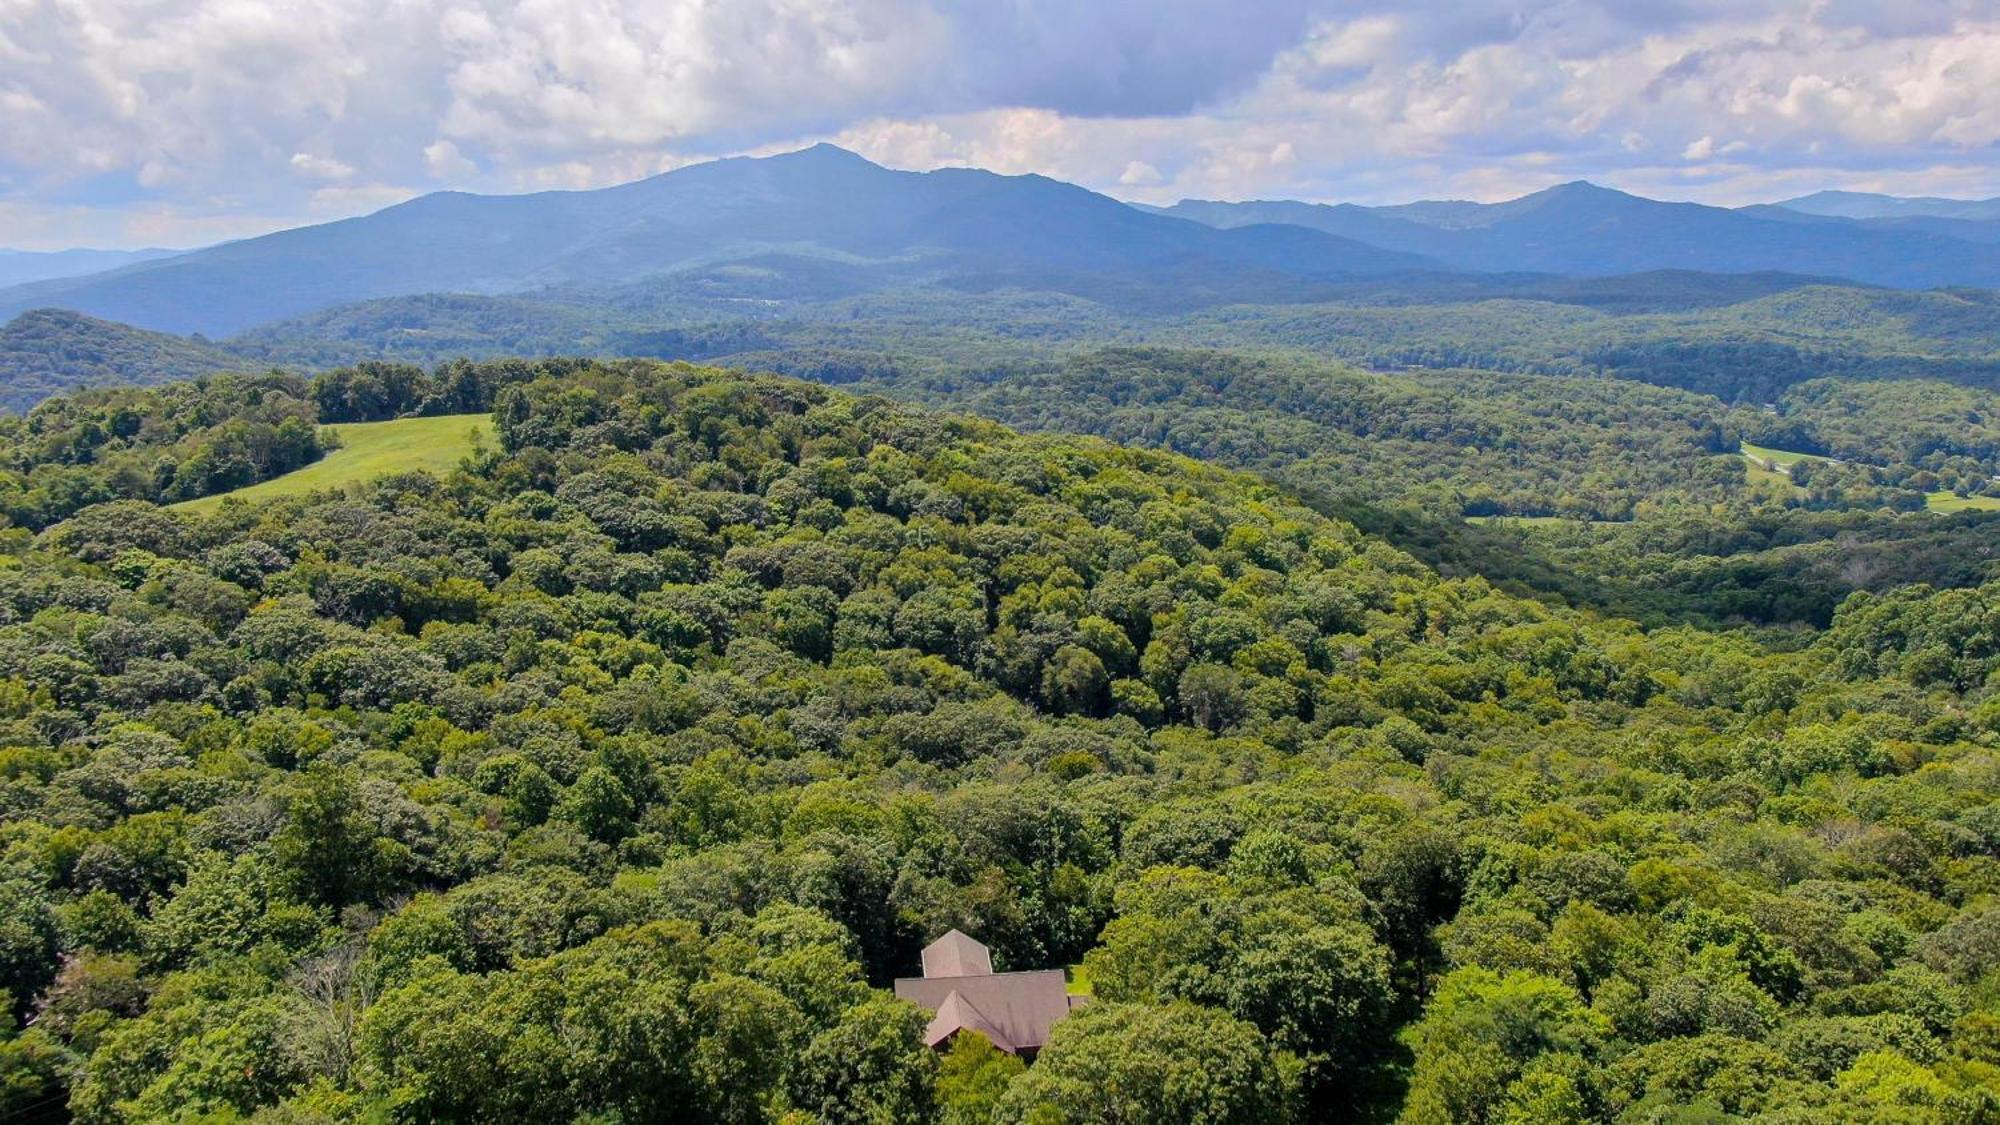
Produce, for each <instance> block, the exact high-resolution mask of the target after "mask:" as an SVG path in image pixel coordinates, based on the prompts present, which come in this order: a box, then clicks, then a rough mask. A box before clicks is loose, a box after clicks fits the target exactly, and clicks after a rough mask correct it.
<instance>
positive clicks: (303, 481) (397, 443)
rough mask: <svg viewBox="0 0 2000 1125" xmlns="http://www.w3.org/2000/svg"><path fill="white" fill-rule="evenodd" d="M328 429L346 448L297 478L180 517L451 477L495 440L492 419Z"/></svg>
mask: <svg viewBox="0 0 2000 1125" xmlns="http://www.w3.org/2000/svg"><path fill="white" fill-rule="evenodd" d="M327 429H330V430H332V431H333V432H334V433H336V434H338V435H340V441H341V446H340V448H339V449H336V450H334V451H333V452H332V453H329V454H327V455H326V456H325V457H323V458H321V459H319V460H318V461H315V462H313V463H312V464H310V465H307V466H306V467H305V468H303V469H300V470H298V471H297V472H293V473H286V474H285V475H284V476H281V477H274V478H272V479H270V480H267V481H260V482H258V483H257V484H253V485H250V486H248V487H246V488H239V489H237V490H236V491H234V492H224V493H219V494H217V495H215V496H203V497H201V498H200V499H198V500H187V501H183V502H182V503H179V504H175V505H173V509H174V510H175V511H180V512H194V513H203V512H212V511H214V510H215V509H217V508H219V507H221V506H222V502H223V501H224V500H227V499H230V498H232V497H233V498H235V499H239V500H249V501H257V500H274V499H277V498H278V497H281V496H293V495H297V494H299V493H302V492H320V491H324V490H326V489H331V488H340V487H342V486H345V485H349V484H356V483H359V482H362V481H367V480H373V479H375V478H376V477H381V476H387V475H389V474H391V473H408V472H417V471H420V470H421V471H427V472H433V473H447V472H450V471H451V470H452V469H453V468H455V467H456V466H457V465H458V463H459V461H460V460H461V459H463V458H464V457H465V455H466V454H468V453H470V452H472V449H473V446H474V444H475V442H476V441H486V442H490V441H491V440H492V439H493V416H492V415H491V414H445V415H440V416H438V417H435V418H398V419H396V420H395V421H391V422H348V423H343V424H340V425H335V426H328V427H327Z"/></svg>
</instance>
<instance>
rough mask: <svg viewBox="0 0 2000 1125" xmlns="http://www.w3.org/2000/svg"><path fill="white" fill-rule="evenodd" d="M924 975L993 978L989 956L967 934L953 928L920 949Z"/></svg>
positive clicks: (991, 959) (990, 955) (987, 952)
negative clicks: (922, 949) (922, 951)
mask: <svg viewBox="0 0 2000 1125" xmlns="http://www.w3.org/2000/svg"><path fill="white" fill-rule="evenodd" d="M923 962H924V976H926V977H983V976H992V975H993V954H992V952H991V951H989V950H988V949H987V948H986V946H985V945H983V944H981V943H980V942H978V941H976V940H974V939H973V938H972V937H971V935H969V934H966V933H964V932H962V931H960V930H957V929H951V930H946V931H945V932H944V934H943V936H941V937H939V938H938V939H937V940H936V941H934V942H932V943H930V944H929V945H927V946H925V947H924V953H923Z"/></svg>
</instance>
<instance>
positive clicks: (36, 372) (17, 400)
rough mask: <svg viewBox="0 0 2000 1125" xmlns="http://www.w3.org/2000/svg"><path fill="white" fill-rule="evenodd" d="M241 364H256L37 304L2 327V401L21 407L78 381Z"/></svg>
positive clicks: (162, 375) (170, 375)
mask: <svg viewBox="0 0 2000 1125" xmlns="http://www.w3.org/2000/svg"><path fill="white" fill-rule="evenodd" d="M246 366H249V367H254V366H255V364H251V363H246V361H245V360H244V359H242V358H241V357H239V356H238V355H236V354H235V353H233V352H230V351H228V350H225V349H224V348H221V347H218V346H216V345H214V344H210V343H207V342H205V341H201V340H193V339H188V338H185V337H181V336H173V335H168V334H166V333H163V332H148V331H145V330H144V329H140V328H134V327H132V326H131V325H127V324H115V323H112V322H110V321H106V320H99V319H97V318H95V317H89V316H83V315H81V314H79V313H73V312H68V311H65V310H62V309H34V310H30V311H28V312H25V313H22V314H21V315H20V316H17V317H15V318H14V319H13V320H12V321H10V322H8V323H7V324H6V325H4V326H0V408H4V409H7V410H12V411H25V410H27V409H28V408H29V407H31V406H33V405H34V404H35V403H37V402H40V401H41V400H42V399H45V398H47V397H48V396H50V395H52V394H58V393H61V392H63V391H69V390H75V389H77V388H78V387H84V386H98V385H105V384H113V383H118V384H130V383H137V384H149V383H163V382H166V381H168V380H170V379H191V378H193V377H195V376H197V375H206V374H210V373H213V372H216V371H231V370H242V369H244V368H245V367H246Z"/></svg>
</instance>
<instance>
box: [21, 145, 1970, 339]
mask: <svg viewBox="0 0 2000 1125" xmlns="http://www.w3.org/2000/svg"><path fill="white" fill-rule="evenodd" d="M1993 206H1994V205H1993V204H1992V203H1991V202H1988V203H1978V202H1968V201H1952V200H1935V199H1923V200H1896V199H1892V198H1890V197H1883V196H1865V195H1859V194H1855V193H1820V194H1819V195H1815V196H1807V197H1804V198H1802V199H1798V200H1791V201H1788V202H1786V203H1784V204H1780V205H1771V206H1766V207H1759V208H1746V209H1735V210H1732V209H1727V208H1718V207H1706V206H1701V205H1698V204H1692V203H1661V202H1657V201H1654V200H1650V199H1644V198H1641V197H1639V196H1634V195H1628V194H1625V193H1623V192H1618V191H1612V190H1610V189H1607V188H1602V187H1597V186H1594V185H1591V184H1588V183H1581V182H1579V183H1571V184H1564V185H1561V186H1559V187H1554V188H1550V189H1548V190H1546V191H1541V192H1536V193H1535V194H1533V195H1528V196H1523V197H1522V198H1520V199H1515V200H1510V201H1508V202H1505V203H1494V204H1482V203H1468V202H1451V201H1446V202H1422V203H1413V204H1405V205H1401V206H1395V207H1358V206H1352V205H1338V206H1329V205H1322V204H1310V203H1297V202H1289V201H1276V202H1247V203H1216V202H1204V201H1197V200H1189V201H1184V202H1182V203H1179V204H1176V205H1174V206H1172V207H1167V208H1151V207H1140V206H1132V205H1127V204H1124V203H1120V202H1119V201H1117V200H1114V199H1111V198H1109V197H1107V196H1104V195H1099V194H1097V193H1094V192H1091V191H1087V190H1085V189H1083V188H1080V187H1076V186H1074V185H1070V184H1065V183H1060V182H1058V181H1055V180H1051V179H1047V178H1045V177H1041V176H1001V175H996V174H994V173H991V172H984V171H979V170H975V169H964V168H954V169H942V170H939V171H934V172H927V173H916V172H901V171H892V170H890V169H887V168H883V167H880V166H878V165H875V164H872V163H870V162H869V161H867V160H864V159H863V158H861V157H859V156H857V155H855V154H853V153H851V152H847V151H844V150H842V149H839V148H835V147H833V146H830V145H818V146H815V147H812V148H808V149H804V150H801V151H798V152H793V153H787V154H784V155H780V156H773V157H766V158H748V157H737V158H731V159H727V160H718V161H713V162H709V163H705V164H698V165H693V166H690V167H687V168H682V169H679V170H677V171H674V172H669V173H666V174H664V175H660V176H655V177H652V178H650V179H645V180H640V181H637V182H634V183H629V184H623V185H620V186H617V187H611V188H604V189H600V190H596V191H573V192H543V193H538V194H532V195H517V196H480V195H468V194H464V193H459V192H440V193H437V194H433V195H427V196H424V197H422V198H419V199H414V200H411V201H409V202H407V203H404V204H400V205H398V206H395V207H390V208H388V209H386V210H383V211H379V212H377V213H375V214H372V215H368V216H365V217H362V218H356V219H349V220H345V221H341V222H335V223H326V224H322V225H319V226H311V227H303V228H299V229H296V230H288V231H280V232H278V233H275V234H270V235H265V236H263V237H260V238H250V239H244V240H241V241H237V242H231V243H227V244H224V245H220V246H214V247H210V248H207V249H203V250H197V251H193V252H189V253H184V254H177V255H170V256H157V255H154V254H151V253H150V252H146V253H142V254H138V255H134V256H132V257H131V258H130V259H128V260H112V259H106V260H105V262H107V263H109V264H113V265H115V266H116V268H112V269H109V270H103V271H100V272H90V273H87V274H84V275H81V276H54V275H53V274H52V273H51V272H50V271H52V270H54V269H57V268H62V269H65V270H67V269H70V268H86V267H85V262H84V260H83V259H69V260H66V261H67V262H68V264H65V265H62V266H60V267H58V265H57V263H55V262H54V261H47V262H44V263H43V264H42V265H41V266H40V267H39V269H40V271H41V272H40V274H39V276H37V277H36V279H35V280H33V281H31V282H29V283H27V284H19V285H12V286H6V287H0V321H4V320H5V319H6V318H8V317H11V316H14V315H16V314H19V313H21V312H25V311H28V310H31V309H37V308H43V307H54V308H64V309H70V310H73V311H76V312H81V313H84V314H87V315H90V316H95V317H101V318H106V319H110V320H114V321H120V322H124V323H128V324H131V325H135V326H137V327H140V328H145V329H150V330H157V331H165V332H172V333H177V334H184V335H185V334H193V333H199V334H202V335H205V336H209V337H223V336H230V335H235V334H238V333H241V332H244V331H246V330H249V329H251V328H254V327H258V326H263V325H268V324H272V323H274V322H279V321H285V320H289V319H293V318H299V317H308V316H313V315H316V314H319V313H322V312H325V311H327V310H331V309H336V308H339V307H343V306H346V305H350V304H353V303H355V302H360V301H370V300H377V299H383V298H400V297H410V296H417V295H423V294H456V295H475V296H518V297H525V298H537V297H539V296H541V295H546V294H549V293H558V294H564V295H567V296H566V298H565V303H568V304H589V303H590V302H591V300H593V299H595V298H593V297H592V296H591V295H596V298H602V299H604V300H616V301H625V302H631V301H638V302H640V303H642V304H644V303H649V302H650V303H651V304H653V305H654V306H657V305H659V304H660V302H662V301H669V303H671V301H676V300H684V299H699V300H708V301H710V302H714V301H722V300H727V301H735V302H738V303H740V304H741V305H743V306H745V307H746V308H748V307H749V306H753V305H756V304H758V303H760V302H761V303H763V304H765V305H767V306H774V307H776V306H784V305H786V304H788V303H796V302H801V301H806V302H810V301H824V300H829V299H836V298H839V297H842V296H846V295H853V294H859V293H867V292H879V291H884V290H895V289H905V288H917V287H925V286H933V287H937V286H941V287H945V288H949V289H954V290H959V291H989V290H999V289H1016V290H1026V291H1038V292H1057V293H1064V294H1069V295H1072V296H1081V297H1085V298H1088V299H1090V300H1093V301H1098V302H1101V303H1106V304H1110V305H1113V306H1116V307H1120V308H1125V309H1145V310H1155V311H1157V310H1174V309H1183V310H1184V309H1192V308H1201V307H1208V306H1214V305H1220V304H1232V303H1297V302H1305V301H1313V300H1324V299H1330V298H1332V297H1334V296H1338V295H1339V294H1340V293H1341V292H1343V291H1344V290H1345V289H1350V288H1351V287H1352V286H1353V284H1354V283H1355V282H1357V281H1359V280H1370V279H1372V280H1375V281H1379V282H1382V283H1384V284H1393V285H1405V284H1408V285H1415V286H1418V287H1422V288H1428V289H1434V288H1436V287H1437V286H1438V285H1439V284H1441V282H1440V280H1439V279H1440V278H1441V277H1444V276H1464V275H1472V274H1502V275H1507V276H1509V277H1514V278H1518V277H1520V276H1522V275H1535V274H1539V275H1555V276H1557V277H1602V276H1611V275H1622V274H1629V273H1637V272H1644V271H1659V270H1673V271H1687V272H1696V273H1707V274H1752V273H1755V274H1773V273H1783V274H1794V275H1799V276H1800V277H1802V278H1817V279H1843V280H1846V281H1850V282H1858V283H1863V284H1872V285H1885V286H1892V287H1900V288H1929V287H1936V286H1951V285H1960V286H1975V287H1990V286H2000V218H1991V217H1987V216H1989V214H1990V212H1991V211H1992V210H1993ZM11 257H19V256H9V255H0V271H4V269H5V268H6V266H5V263H7V262H8V261H9V260H10V258H11ZM43 257H45V258H46V257H49V256H43ZM23 268H27V267H23ZM31 272H32V271H31ZM10 276H11V275H8V274H6V273H4V272H0V283H4V282H6V281H7V280H9V279H10ZM1443 284H1463V285H1466V286H1468V287H1470V288H1490V287H1491V283H1489V282H1484V281H1477V280H1473V279H1471V278H1469V277H1468V278H1467V280H1466V281H1465V282H1462V283H1443ZM1509 284H1512V283H1511V282H1509ZM612 294H616V296H615V297H613V296H610V295H612ZM635 294H636V295H635Z"/></svg>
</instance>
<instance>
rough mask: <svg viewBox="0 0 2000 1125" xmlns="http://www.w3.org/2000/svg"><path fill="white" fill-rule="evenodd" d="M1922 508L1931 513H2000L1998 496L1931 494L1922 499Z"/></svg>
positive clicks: (1999, 498) (1949, 493)
mask: <svg viewBox="0 0 2000 1125" xmlns="http://www.w3.org/2000/svg"><path fill="white" fill-rule="evenodd" d="M1924 506H1925V507H1927V508H1929V509H1930V510H1931V511H1933V512H2000V496H1959V495H1957V494H1955V493H1951V492H1933V493H1930V494H1929V495H1927V496H1925V497H1924Z"/></svg>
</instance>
